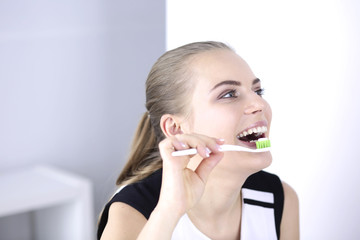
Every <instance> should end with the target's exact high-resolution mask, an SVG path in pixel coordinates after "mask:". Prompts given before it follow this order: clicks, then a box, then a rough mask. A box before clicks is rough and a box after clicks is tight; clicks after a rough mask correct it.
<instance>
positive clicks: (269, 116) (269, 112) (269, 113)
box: [265, 102, 272, 127]
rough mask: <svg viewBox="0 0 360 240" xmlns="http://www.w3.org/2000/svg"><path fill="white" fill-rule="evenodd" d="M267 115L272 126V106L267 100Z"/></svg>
mask: <svg viewBox="0 0 360 240" xmlns="http://www.w3.org/2000/svg"><path fill="white" fill-rule="evenodd" d="M265 117H266V119H267V121H268V123H269V127H270V124H271V119H272V110H271V107H270V105H269V103H267V102H266V112H265Z"/></svg>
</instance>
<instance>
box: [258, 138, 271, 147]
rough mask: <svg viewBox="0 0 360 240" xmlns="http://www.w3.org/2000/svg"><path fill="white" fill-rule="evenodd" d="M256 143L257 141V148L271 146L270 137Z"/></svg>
mask: <svg viewBox="0 0 360 240" xmlns="http://www.w3.org/2000/svg"><path fill="white" fill-rule="evenodd" d="M255 143H256V148H257V149H261V148H268V147H271V144H270V140H269V139H266V140H261V141H257V142H255Z"/></svg>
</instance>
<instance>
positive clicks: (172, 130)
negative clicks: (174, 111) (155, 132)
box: [160, 114, 183, 137]
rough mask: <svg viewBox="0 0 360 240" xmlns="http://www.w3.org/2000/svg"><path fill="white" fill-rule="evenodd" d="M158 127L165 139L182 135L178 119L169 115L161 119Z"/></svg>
mask: <svg viewBox="0 0 360 240" xmlns="http://www.w3.org/2000/svg"><path fill="white" fill-rule="evenodd" d="M160 127H161V130H162V131H163V133H164V135H165V136H166V137H171V136H174V135H176V134H182V133H183V131H182V130H181V126H180V124H179V121H178V119H177V118H176V117H175V116H173V115H171V114H165V115H163V116H162V117H161V119H160Z"/></svg>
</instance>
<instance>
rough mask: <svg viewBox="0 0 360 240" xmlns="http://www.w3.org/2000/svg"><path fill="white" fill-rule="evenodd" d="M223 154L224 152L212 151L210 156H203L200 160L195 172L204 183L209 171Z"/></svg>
mask: <svg viewBox="0 0 360 240" xmlns="http://www.w3.org/2000/svg"><path fill="white" fill-rule="evenodd" d="M223 156H224V153H222V152H218V153H214V154H212V155H211V157H209V158H204V159H203V160H202V161H201V162H200V164H199V166H198V167H197V168H196V170H195V172H196V174H197V175H198V176H199V178H200V179H201V180H202V181H203V182H204V183H206V181H207V179H208V176H209V175H210V173H211V171H212V170H213V169H214V168H215V166H216V165H217V164H218V163H219V162H220V160H221V159H222V158H223Z"/></svg>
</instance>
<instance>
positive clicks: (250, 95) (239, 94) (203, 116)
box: [183, 50, 272, 170]
mask: <svg viewBox="0 0 360 240" xmlns="http://www.w3.org/2000/svg"><path fill="white" fill-rule="evenodd" d="M191 68H192V72H193V78H192V80H193V81H194V92H193V96H192V101H191V114H190V117H189V119H188V121H187V124H185V129H183V130H184V132H194V133H198V134H204V135H207V136H211V137H216V138H222V139H225V144H233V145H240V146H244V147H249V148H256V146H255V143H254V142H250V140H254V139H256V138H258V137H268V134H269V130H270V123H271V108H270V106H269V104H268V103H267V102H266V101H265V100H264V99H263V98H262V96H261V95H262V88H261V82H260V80H259V79H258V78H257V77H256V76H255V75H254V73H253V72H252V71H251V69H250V68H249V66H248V65H247V63H246V62H245V61H244V60H243V59H242V58H240V57H239V56H238V55H237V54H236V53H234V52H231V51H229V50H214V51H209V52H206V53H202V54H199V55H197V56H196V57H195V58H194V60H193V61H192V63H191ZM251 132H258V134H257V135H256V136H253V135H252V134H251ZM245 135H247V136H245ZM234 158H238V159H239V161H238V162H239V163H240V162H241V163H242V164H241V165H242V166H243V167H246V168H251V169H254V170H260V169H263V168H265V167H267V166H268V165H270V163H271V159H272V157H271V153H270V152H264V153H246V152H226V153H225V155H224V159H223V160H222V161H221V162H220V164H219V165H221V164H222V163H223V164H227V165H228V166H229V161H232V162H233V161H234ZM240 159H241V160H240ZM244 164H245V166H244Z"/></svg>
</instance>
